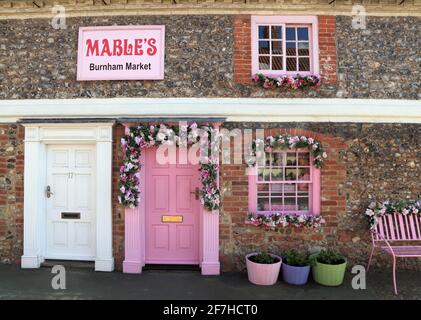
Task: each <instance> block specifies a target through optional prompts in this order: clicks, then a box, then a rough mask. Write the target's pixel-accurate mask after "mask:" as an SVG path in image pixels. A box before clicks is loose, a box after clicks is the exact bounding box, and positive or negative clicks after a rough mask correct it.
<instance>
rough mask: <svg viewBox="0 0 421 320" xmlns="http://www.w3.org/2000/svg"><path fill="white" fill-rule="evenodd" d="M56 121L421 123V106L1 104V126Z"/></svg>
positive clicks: (343, 102) (208, 101) (140, 101)
mask: <svg viewBox="0 0 421 320" xmlns="http://www.w3.org/2000/svg"><path fill="white" fill-rule="evenodd" d="M57 117H60V118H81V117H82V118H110V119H112V118H118V117H166V118H167V117H224V118H226V119H227V121H251V122H291V121H294V122H372V123H391V122H396V123H421V102H420V101H419V100H380V99H295V98H294V99H283V98H110V99H57V100H50V99H35V100H0V122H16V121H17V120H18V119H21V118H40V119H45V118H57Z"/></svg>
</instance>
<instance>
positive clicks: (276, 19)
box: [251, 16, 319, 77]
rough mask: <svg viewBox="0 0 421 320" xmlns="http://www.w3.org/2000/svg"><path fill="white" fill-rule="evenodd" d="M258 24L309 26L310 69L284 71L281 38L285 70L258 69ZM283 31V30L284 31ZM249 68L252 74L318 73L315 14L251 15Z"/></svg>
mask: <svg viewBox="0 0 421 320" xmlns="http://www.w3.org/2000/svg"><path fill="white" fill-rule="evenodd" d="M260 25H291V26H293V27H297V26H304V25H305V26H309V49H310V71H286V65H285V64H286V62H285V61H286V49H285V47H286V42H285V39H283V40H282V42H283V48H284V50H283V51H284V55H283V68H284V69H285V70H260V69H259V56H258V54H259V31H258V27H259V26H260ZM284 29H285V28H284ZM284 33H285V32H284ZM251 50H252V54H251V69H252V76H253V75H255V74H257V73H262V74H264V75H266V76H272V77H276V76H281V75H297V74H299V75H302V76H305V75H319V40H318V22H317V17H316V16H252V17H251Z"/></svg>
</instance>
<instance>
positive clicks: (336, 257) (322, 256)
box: [310, 249, 345, 266]
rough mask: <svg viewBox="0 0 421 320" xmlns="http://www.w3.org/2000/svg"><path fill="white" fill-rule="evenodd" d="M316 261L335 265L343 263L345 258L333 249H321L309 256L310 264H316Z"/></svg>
mask: <svg viewBox="0 0 421 320" xmlns="http://www.w3.org/2000/svg"><path fill="white" fill-rule="evenodd" d="M316 261H317V262H320V263H324V264H331V265H337V264H342V263H344V262H345V258H344V256H343V255H341V254H340V253H339V252H337V251H335V250H332V249H327V250H324V249H323V250H321V251H320V252H319V253H317V254H314V255H311V256H310V263H311V265H312V266H315V265H316Z"/></svg>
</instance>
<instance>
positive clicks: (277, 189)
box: [270, 183, 283, 197]
mask: <svg viewBox="0 0 421 320" xmlns="http://www.w3.org/2000/svg"><path fill="white" fill-rule="evenodd" d="M282 186H283V185H282V184H280V183H279V184H277V183H272V184H271V189H270V194H271V196H272V197H282Z"/></svg>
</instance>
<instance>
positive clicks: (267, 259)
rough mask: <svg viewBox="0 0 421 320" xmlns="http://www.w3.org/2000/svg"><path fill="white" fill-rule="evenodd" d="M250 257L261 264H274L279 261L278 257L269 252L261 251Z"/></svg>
mask: <svg viewBox="0 0 421 320" xmlns="http://www.w3.org/2000/svg"><path fill="white" fill-rule="evenodd" d="M249 259H250V260H251V261H253V262H255V263H261V264H273V263H277V262H278V261H279V260H278V259H277V258H275V257H273V256H271V255H270V254H269V253H267V252H260V253H258V254H256V255H254V256H251V257H250V258H249Z"/></svg>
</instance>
